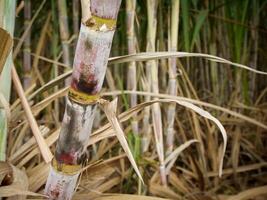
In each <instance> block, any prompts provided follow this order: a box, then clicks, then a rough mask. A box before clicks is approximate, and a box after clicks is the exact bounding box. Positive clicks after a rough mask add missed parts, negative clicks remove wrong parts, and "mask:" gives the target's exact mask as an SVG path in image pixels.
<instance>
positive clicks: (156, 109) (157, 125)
mask: <svg viewBox="0 0 267 200" xmlns="http://www.w3.org/2000/svg"><path fill="white" fill-rule="evenodd" d="M157 8H158V2H157V1H155V0H147V13H148V30H147V51H149V52H153V51H155V50H156V47H155V43H156V32H157ZM157 64H158V63H157V62H156V61H155V60H151V61H148V62H147V63H146V67H147V71H146V73H147V74H146V75H147V77H148V76H149V77H150V78H148V79H150V80H151V91H152V92H153V93H155V94H158V93H159V80H158V66H157ZM148 68H149V70H148ZM152 121H153V129H154V131H153V132H154V136H155V140H156V149H157V153H158V156H159V162H160V176H161V182H162V184H163V185H166V184H167V180H166V174H165V164H164V148H163V133H162V119H161V110H160V106H159V104H154V105H153V106H152Z"/></svg>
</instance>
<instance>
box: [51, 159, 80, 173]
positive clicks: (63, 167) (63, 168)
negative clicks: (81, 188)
mask: <svg viewBox="0 0 267 200" xmlns="http://www.w3.org/2000/svg"><path fill="white" fill-rule="evenodd" d="M52 167H53V168H54V169H55V170H56V171H57V172H59V173H64V174H68V175H74V174H77V173H79V172H81V169H82V165H81V164H71V165H70V164H65V163H60V162H58V161H57V160H56V159H53V160H52Z"/></svg>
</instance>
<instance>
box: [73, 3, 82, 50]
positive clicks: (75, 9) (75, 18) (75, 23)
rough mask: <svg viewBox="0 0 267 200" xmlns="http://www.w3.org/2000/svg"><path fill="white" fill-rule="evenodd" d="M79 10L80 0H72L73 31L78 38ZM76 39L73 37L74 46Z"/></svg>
mask: <svg viewBox="0 0 267 200" xmlns="http://www.w3.org/2000/svg"><path fill="white" fill-rule="evenodd" d="M79 11H80V0H72V13H73V14H72V15H73V32H74V35H75V37H76V38H77V39H78V35H79V25H80V23H79V22H80V19H79ZM77 39H75V45H74V46H75V47H76V44H77Z"/></svg>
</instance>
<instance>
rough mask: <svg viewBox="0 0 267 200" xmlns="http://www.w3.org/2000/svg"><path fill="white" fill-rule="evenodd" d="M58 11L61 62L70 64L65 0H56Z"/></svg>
mask: <svg viewBox="0 0 267 200" xmlns="http://www.w3.org/2000/svg"><path fill="white" fill-rule="evenodd" d="M58 11H59V30H60V39H61V45H62V50H63V63H64V64H66V65H68V66H71V62H70V48H69V41H68V40H69V37H70V33H69V24H68V14H67V3H66V0H58ZM69 81H70V79H66V81H65V84H66V85H68V84H69Z"/></svg>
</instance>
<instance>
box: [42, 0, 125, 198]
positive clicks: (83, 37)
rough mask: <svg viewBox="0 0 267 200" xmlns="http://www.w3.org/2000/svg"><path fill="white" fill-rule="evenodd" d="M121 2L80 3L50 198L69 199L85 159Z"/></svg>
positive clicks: (90, 0) (88, 0) (48, 188)
mask: <svg viewBox="0 0 267 200" xmlns="http://www.w3.org/2000/svg"><path fill="white" fill-rule="evenodd" d="M120 3H121V0H113V1H110V0H82V15H83V16H82V23H81V29H80V34H79V38H78V43H77V47H76V52H75V58H74V63H73V74H72V80H71V86H70V90H69V94H68V97H67V103H66V109H65V114H64V118H63V123H62V128H61V131H60V136H59V139H58V142H57V147H56V153H55V158H54V160H53V162H52V166H51V170H50V173H49V177H48V180H47V183H46V187H45V194H46V195H48V196H49V197H50V199H71V196H72V194H73V192H74V188H75V186H76V183H77V179H78V176H79V173H80V170H81V168H82V165H83V162H84V161H85V159H86V144H87V143H88V140H89V137H90V133H91V129H92V124H93V120H94V116H95V110H96V106H97V102H98V100H99V92H100V90H101V88H102V84H103V80H104V77H105V72H106V66H107V62H108V57H109V53H110V49H111V44H112V39H113V35H114V31H115V25H116V19H117V14H118V11H119V7H120Z"/></svg>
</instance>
